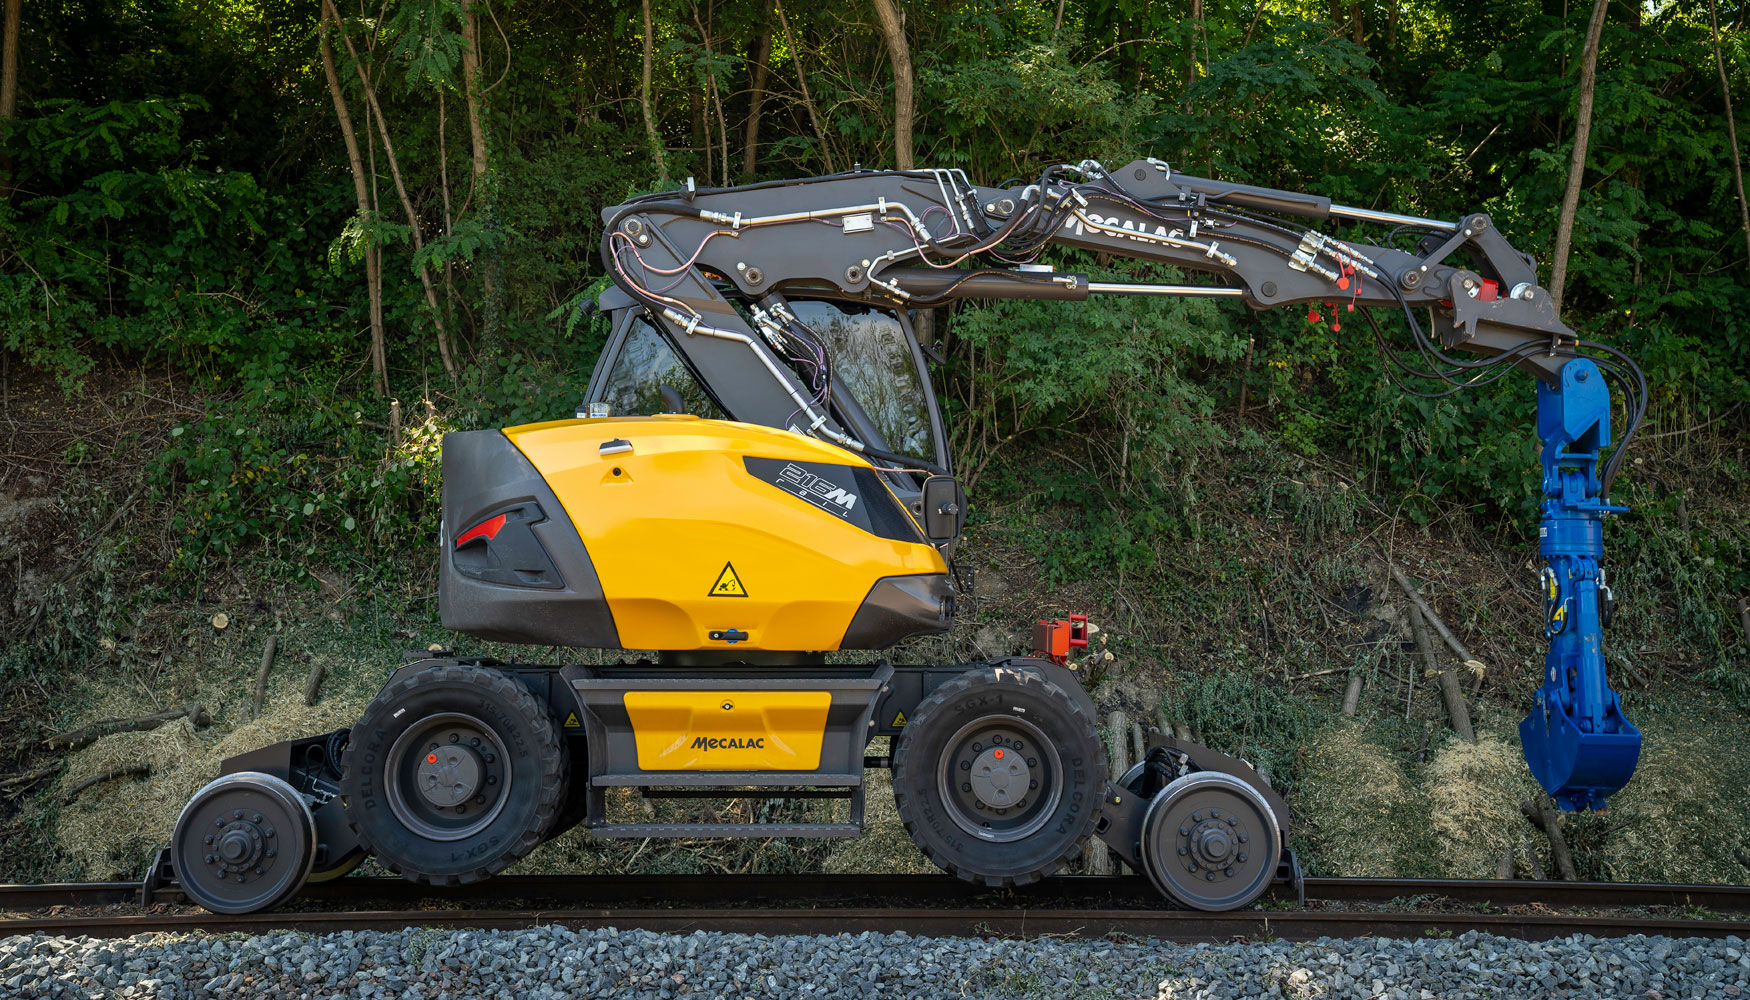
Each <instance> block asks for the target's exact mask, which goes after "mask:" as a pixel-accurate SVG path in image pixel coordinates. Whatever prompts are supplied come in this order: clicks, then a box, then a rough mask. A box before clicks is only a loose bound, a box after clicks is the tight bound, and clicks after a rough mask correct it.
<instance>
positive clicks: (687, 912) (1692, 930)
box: [0, 908, 1750, 941]
mask: <svg viewBox="0 0 1750 1000" xmlns="http://www.w3.org/2000/svg"><path fill="white" fill-rule="evenodd" d="M555 924H556V925H561V926H566V927H573V928H578V929H590V928H602V927H615V928H619V929H622V930H625V929H633V928H637V929H642V930H650V931H662V932H668V933H680V934H690V933H692V932H694V931H698V930H711V931H724V932H737V933H756V934H768V935H770V934H819V933H821V932H822V931H827V932H830V933H851V934H857V933H862V932H865V931H875V932H882V933H891V932H895V931H905V932H907V933H909V934H915V935H932V936H969V935H970V936H991V935H996V936H1004V937H1035V936H1041V935H1053V936H1071V937H1085V938H1099V937H1113V936H1127V937H1134V938H1155V939H1162V940H1172V941H1232V940H1251V939H1276V938H1280V939H1285V940H1295V941H1304V940H1311V939H1315V938H1322V937H1341V938H1353V937H1396V938H1419V937H1426V936H1448V935H1454V934H1462V933H1465V932H1467V931H1473V930H1475V931H1484V932H1487V933H1490V934H1496V935H1500V936H1502V937H1512V938H1523V939H1527V940H1548V939H1551V938H1557V937H1566V936H1569V935H1572V934H1589V935H1592V936H1595V937H1624V936H1629V935H1635V934H1663V935H1669V936H1672V937H1710V938H1719V937H1726V936H1737V937H1747V936H1750V921H1743V920H1729V921H1728V920H1695V919H1673V918H1659V917H1647V916H1641V915H1631V916H1610V917H1601V916H1562V915H1556V914H1506V913H1482V914H1478V913H1356V912H1338V913H1321V912H1318V911H1309V910H1300V911H1287V912H1269V911H1259V910H1238V911H1233V912H1229V913H1200V912H1196V911H1191V910H1113V909H1096V910H1065V909H1053V908H1010V909H916V908H905V909H895V908H881V909H799V908H783V909H716V910H701V909H555V910H465V909H454V910H365V911H346V912H337V913H325V912H291V911H280V912H273V913H251V914H244V915H241V916H229V917H227V916H223V915H219V914H213V913H205V912H199V913H186V914H121V915H97V916H77V917H29V918H24V919H18V920H6V921H0V935H7V934H33V933H39V932H41V933H51V934H56V935H62V936H80V935H83V936H90V937H128V936H132V935H135V934H142V933H153V932H157V933H189V932H193V931H215V932H227V933H237V932H242V933H258V932H266V931H270V930H301V931H312V932H318V933H334V932H338V931H346V930H388V931H395V930H401V929H403V928H406V927H410V926H418V927H443V928H479V929H519V928H528V927H539V926H548V925H555Z"/></svg>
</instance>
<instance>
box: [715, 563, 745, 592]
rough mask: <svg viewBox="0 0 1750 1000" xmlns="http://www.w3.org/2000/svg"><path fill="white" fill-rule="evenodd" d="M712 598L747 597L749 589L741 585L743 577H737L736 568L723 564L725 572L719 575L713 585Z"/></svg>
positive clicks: (729, 564)
mask: <svg viewBox="0 0 1750 1000" xmlns="http://www.w3.org/2000/svg"><path fill="white" fill-rule="evenodd" d="M710 596H712V597H746V596H747V588H746V587H743V586H742V585H741V577H739V576H736V575H735V566H734V565H733V564H731V563H724V564H723V572H721V573H719V574H717V582H716V583H713V584H712V585H711V594H710Z"/></svg>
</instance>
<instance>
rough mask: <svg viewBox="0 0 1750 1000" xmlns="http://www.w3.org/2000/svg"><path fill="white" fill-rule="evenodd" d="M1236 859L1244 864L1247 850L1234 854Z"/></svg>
mask: <svg viewBox="0 0 1750 1000" xmlns="http://www.w3.org/2000/svg"><path fill="white" fill-rule="evenodd" d="M1234 860H1235V861H1238V862H1239V863H1240V864H1242V865H1243V864H1245V863H1246V855H1245V852H1244V851H1242V852H1240V853H1239V854H1236V855H1234Z"/></svg>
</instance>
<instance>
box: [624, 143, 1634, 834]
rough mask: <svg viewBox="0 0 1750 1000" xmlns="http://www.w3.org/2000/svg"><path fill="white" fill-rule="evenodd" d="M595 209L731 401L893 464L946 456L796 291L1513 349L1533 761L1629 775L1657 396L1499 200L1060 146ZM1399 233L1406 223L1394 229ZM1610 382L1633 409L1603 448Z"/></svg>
mask: <svg viewBox="0 0 1750 1000" xmlns="http://www.w3.org/2000/svg"><path fill="white" fill-rule="evenodd" d="M603 219H604V222H605V227H604V233H603V237H602V254H603V259H604V261H605V263H606V264H607V267H608V270H609V273H610V274H611V275H612V276H613V279H614V281H615V283H616V284H617V285H618V286H619V287H620V289H622V290H623V291H624V292H625V293H626V294H627V295H629V296H630V297H631V299H632V300H633V301H634V302H635V303H636V304H637V305H638V306H640V307H642V309H643V311H644V312H645V313H646V314H647V317H648V319H649V320H650V321H652V322H654V323H656V324H657V325H658V326H659V327H660V329H661V330H662V332H663V334H664V336H665V337H666V338H667V340H668V341H669V342H670V343H671V344H672V346H673V348H674V350H675V352H676V353H677V354H678V355H679V356H680V357H681V358H683V359H684V362H685V365H686V367H687V369H689V370H690V372H691V373H692V374H693V375H694V376H695V377H696V378H697V379H698V382H699V384H700V385H701V386H702V387H703V388H704V390H705V391H706V392H707V393H708V394H709V395H710V397H711V398H712V400H713V401H714V402H715V403H716V405H718V406H719V407H721V410H722V411H723V413H724V414H725V415H727V416H728V417H730V418H731V419H734V420H739V421H746V422H750V423H758V424H765V425H767V426H771V427H778V428H786V429H789V430H792V431H796V432H798V433H803V434H808V435H812V436H816V437H819V438H822V439H823V440H826V441H830V442H832V443H834V444H837V445H839V446H840V447H842V448H845V449H847V450H849V451H851V452H854V453H857V454H860V455H863V456H864V457H866V458H868V459H869V460H871V461H874V462H878V463H886V465H887V466H890V467H891V466H900V467H906V468H911V469H913V470H921V471H931V472H941V471H943V467H942V466H941V465H938V464H935V463H931V462H927V461H922V460H919V459H917V458H916V457H914V456H907V455H904V454H900V453H897V452H896V451H894V450H893V448H892V443H891V442H887V441H883V440H868V439H865V438H866V435H865V436H862V437H860V436H859V435H858V434H857V433H855V430H854V428H852V427H851V426H850V421H848V420H847V419H846V411H847V410H849V409H850V408H852V407H854V406H855V400H854V399H851V398H847V397H848V396H849V392H848V390H847V389H846V388H845V387H844V386H842V385H840V384H839V383H837V382H836V381H835V380H834V379H833V378H832V375H831V373H832V367H831V366H832V359H831V358H830V357H829V356H828V354H827V352H825V351H824V349H823V347H822V344H821V340H820V337H819V336H818V335H817V334H816V332H815V331H812V330H810V329H809V328H808V326H807V324H805V323H803V322H802V321H800V320H799V319H798V317H797V313H796V310H795V309H794V308H793V307H792V302H791V300H792V299H797V298H810V297H814V296H832V297H835V298H841V299H852V300H861V301H864V302H868V303H871V304H875V305H878V306H883V307H886V308H889V309H893V310H897V311H905V310H911V309H918V308H924V307H929V306H932V305H936V304H940V303H944V302H948V301H950V300H954V299H971V298H1026V299H1043V300H1059V301H1063V302H1066V303H1073V302H1082V301H1086V300H1087V299H1089V298H1090V297H1093V296H1103V295H1163V296H1181V297H1206V298H1235V299H1240V300H1242V301H1244V302H1245V303H1246V304H1247V305H1249V306H1251V307H1252V308H1254V309H1271V308H1279V307H1283V306H1297V305H1307V306H1312V307H1313V308H1314V309H1315V310H1316V309H1317V308H1318V306H1319V305H1320V304H1330V307H1331V310H1332V312H1333V313H1334V312H1336V310H1337V307H1338V306H1346V307H1353V308H1354V309H1355V310H1359V311H1361V312H1362V313H1363V315H1366V311H1367V310H1369V309H1374V308H1384V309H1387V310H1390V311H1392V312H1395V313H1398V314H1401V315H1402V316H1403V317H1404V319H1405V322H1406V325H1407V326H1408V327H1409V330H1410V333H1411V336H1412V339H1413V347H1414V350H1413V351H1411V352H1405V353H1403V354H1400V353H1399V352H1398V351H1397V350H1394V349H1393V348H1392V347H1391V345H1389V344H1388V343H1387V342H1386V340H1385V338H1384V335H1383V334H1382V333H1380V331H1379V328H1378V326H1377V325H1374V326H1373V329H1374V331H1375V334H1376V337H1378V339H1379V342H1380V347H1381V349H1382V350H1383V351H1385V353H1386V356H1387V357H1388V359H1389V362H1390V366H1391V367H1390V368H1388V372H1390V373H1391V374H1392V375H1393V376H1394V378H1396V377H1398V375H1399V373H1402V374H1404V375H1408V376H1412V377H1414V378H1418V379H1423V380H1429V381H1431V382H1432V383H1433V384H1435V385H1436V386H1438V389H1439V391H1438V393H1436V394H1440V395H1444V394H1448V393H1452V392H1457V391H1460V390H1462V389H1464V388H1468V387H1471V386H1475V385H1482V384H1488V383H1491V382H1493V381H1495V380H1496V379H1498V378H1500V377H1502V376H1503V375H1505V374H1506V373H1507V371H1508V370H1510V369H1514V368H1517V369H1520V370H1523V371H1526V372H1528V373H1530V374H1531V375H1533V376H1535V377H1536V378H1537V379H1538V380H1539V385H1538V390H1537V392H1538V397H1537V398H1538V410H1537V412H1538V417H1537V428H1538V434H1539V437H1540V439H1541V440H1542V442H1543V451H1542V464H1543V467H1544V477H1543V493H1544V500H1543V503H1542V519H1541V523H1540V526H1539V544H1540V553H1541V554H1542V556H1543V558H1544V560H1545V568H1544V570H1543V572H1542V581H1541V587H1542V589H1543V591H1544V592H1545V596H1546V612H1547V613H1546V638H1547V639H1548V642H1549V648H1548V652H1547V655H1546V661H1545V672H1544V683H1543V686H1542V687H1541V688H1540V690H1539V691H1538V693H1537V696H1536V699H1535V701H1534V704H1533V707H1532V709H1531V712H1530V714H1529V715H1528V716H1527V718H1526V719H1525V721H1524V722H1523V723H1522V725H1521V727H1520V733H1521V737H1522V741H1523V744H1524V751H1525V756H1526V760H1527V762H1528V764H1529V766H1530V768H1531V770H1532V772H1533V774H1534V775H1535V776H1536V777H1537V779H1538V781H1539V782H1540V783H1541V784H1542V785H1543V787H1544V788H1545V789H1546V790H1547V791H1549V792H1550V793H1551V795H1552V796H1553V797H1554V798H1555V800H1556V801H1557V802H1558V803H1559V804H1560V805H1561V806H1563V807H1564V808H1568V809H1583V808H1600V807H1602V806H1603V804H1604V801H1605V799H1606V797H1607V796H1608V795H1610V794H1611V793H1612V792H1614V791H1615V790H1616V789H1618V788H1620V787H1622V785H1623V784H1624V783H1626V782H1627V781H1628V779H1629V776H1630V775H1631V774H1632V773H1633V770H1634V766H1635V763H1636V760H1637V758H1638V754H1639V747H1640V734H1639V732H1638V731H1637V730H1636V729H1635V728H1634V726H1633V725H1631V724H1630V723H1629V722H1628V720H1627V719H1625V718H1624V717H1623V715H1622V711H1621V705H1620V701H1619V699H1618V697H1617V695H1616V694H1615V693H1614V692H1613V691H1611V690H1610V688H1609V686H1608V683H1607V682H1606V678H1605V667H1604V658H1603V627H1604V625H1605V623H1606V622H1607V621H1608V618H1609V614H1610V600H1611V592H1610V589H1609V587H1608V585H1607V584H1606V577H1605V570H1604V567H1603V522H1604V520H1605V518H1606V517H1608V516H1609V515H1610V514H1613V513H1619V512H1621V511H1623V510H1624V509H1625V508H1622V507H1616V506H1612V505H1611V504H1610V503H1609V502H1608V499H1607V498H1608V492H1609V487H1610V483H1611V480H1612V479H1614V476H1615V472H1616V470H1617V468H1618V465H1619V463H1620V461H1621V457H1622V455H1623V451H1624V449H1623V447H1622V446H1623V445H1626V444H1627V441H1628V438H1629V437H1631V436H1632V435H1633V433H1634V429H1635V425H1636V424H1638V422H1639V417H1640V415H1641V412H1642V411H1643V409H1644V404H1645V400H1646V387H1645V382H1644V380H1643V378H1642V377H1641V373H1640V370H1639V369H1638V367H1636V366H1635V365H1634V363H1633V361H1632V360H1631V359H1629V358H1627V357H1626V356H1624V355H1622V354H1621V353H1620V352H1618V351H1616V350H1615V349H1614V348H1611V347H1609V346H1608V345H1604V344H1597V343H1592V342H1588V341H1583V340H1582V339H1581V338H1580V337H1579V336H1578V334H1576V333H1575V332H1574V331H1573V330H1572V329H1570V328H1569V327H1568V326H1567V325H1566V324H1564V323H1563V322H1562V320H1561V318H1560V316H1559V315H1558V313H1557V310H1556V305H1555V303H1554V301H1553V300H1552V299H1551V297H1550V295H1549V293H1548V292H1547V291H1546V290H1545V289H1544V288H1542V287H1541V286H1539V285H1538V283H1537V268H1536V262H1535V261H1534V260H1533V259H1532V258H1531V257H1530V256H1529V255H1527V254H1524V253H1521V252H1519V251H1518V250H1515V249H1514V248H1513V247H1512V246H1511V245H1510V244H1509V243H1508V242H1507V241H1506V239H1505V238H1504V237H1503V236H1502V235H1501V233H1500V232H1499V230H1498V229H1497V228H1496V227H1495V226H1494V224H1493V222H1492V220H1491V219H1490V218H1489V216H1488V215H1487V214H1485V213H1481V212H1477V213H1471V214H1467V215H1465V216H1463V217H1462V218H1458V219H1453V220H1441V219H1432V218H1423V217H1418V216H1409V215H1400V214H1396V213H1392V212H1383V211H1377V210H1374V209H1369V208H1356V207H1350V206H1343V205H1337V204H1333V203H1331V201H1330V200H1329V199H1327V198H1323V197H1318V196H1314V195H1308V194H1304V193H1300V192H1293V191H1279V190H1272V189H1268V188H1259V187H1252V186H1249V185H1244V184H1236V183H1231V182H1226V181H1218V180H1211V179H1208V178H1201V177H1193V176H1188V175H1184V174H1179V173H1175V172H1174V171H1173V170H1172V169H1171V168H1170V167H1169V166H1168V165H1167V164H1166V163H1164V162H1162V161H1160V160H1157V159H1142V160H1136V161H1134V162H1132V163H1130V164H1127V165H1126V166H1124V167H1122V168H1120V169H1116V170H1108V169H1107V168H1106V167H1104V166H1103V165H1101V164H1099V163H1096V162H1093V161H1082V162H1081V163H1078V164H1075V165H1069V164H1062V165H1058V166H1054V167H1051V168H1049V169H1047V170H1045V171H1044V172H1043V173H1042V174H1041V176H1040V177H1039V178H1038V179H1037V180H1035V181H1034V182H1032V183H1028V184H1024V185H1017V186H1013V187H1007V188H994V187H986V186H981V185H977V184H974V183H972V182H971V181H970V180H969V179H968V178H967V177H966V175H965V174H964V173H963V172H961V171H959V170H911V171H853V172H850V173H841V174H834V175H831V176H826V177H817V178H806V179H800V180H792V181H778V182H772V183H766V184H755V185H748V186H744V187H737V188H725V189H715V190H696V189H694V188H693V187H692V186H691V182H689V186H688V188H687V189H686V190H683V191H672V192H663V193H659V194H653V195H647V196H644V197H642V198H638V199H634V200H632V201H630V202H627V203H626V204H623V205H619V206H615V207H613V208H609V209H607V210H605V211H604V212H603ZM1382 229H1385V230H1386V231H1384V232H1383V233H1380V232H1379V231H1380V230H1382ZM1340 233H1341V235H1340ZM1362 233H1366V234H1368V235H1365V236H1364V235H1360V234H1362ZM1375 234H1377V235H1375ZM1406 234H1407V235H1406ZM1406 240H1407V241H1409V242H1411V243H1413V245H1411V246H1407V247H1405V246H1400V245H1399V244H1401V243H1404V242H1405V241H1406ZM1062 246H1067V247H1076V248H1080V249H1084V250H1092V251H1096V252H1100V253H1105V254H1110V255H1113V256H1116V257H1127V258H1133V259H1138V260H1146V261H1153V262H1157V263H1161V264H1165V265H1171V266H1173V267H1176V268H1180V269H1182V270H1184V271H1187V272H1193V273H1198V274H1202V275H1205V276H1210V277H1212V278H1213V280H1212V281H1208V282H1206V283H1190V282H1187V283H1181V284H1147V283H1122V282H1106V281H1092V280H1090V279H1089V277H1088V276H1087V275H1085V274H1076V273H1064V272H1059V271H1056V270H1055V269H1053V268H1051V267H1049V266H1043V265H1038V264H1035V263H1033V261H1034V260H1035V259H1036V258H1037V257H1038V256H1039V255H1040V254H1041V253H1043V252H1044V251H1046V250H1048V249H1050V248H1052V247H1062ZM1424 315H1425V316H1427V317H1428V325H1427V326H1426V327H1425V326H1424V325H1423V322H1422V320H1421V319H1420V318H1419V317H1421V316H1424ZM1368 322H1369V323H1370V324H1373V320H1372V319H1371V317H1369V318H1368ZM799 358H800V359H807V360H806V363H803V364H798V363H796V362H797V359H799ZM1610 380H1614V381H1615V382H1617V384H1618V386H1619V391H1620V392H1621V393H1622V394H1623V397H1624V402H1625V403H1626V404H1627V407H1626V410H1627V413H1628V418H1629V426H1628V430H1627V433H1626V434H1624V435H1623V436H1622V441H1621V444H1620V445H1619V446H1618V447H1617V448H1616V449H1615V451H1614V452H1612V453H1610V454H1609V456H1608V457H1607V456H1606V455H1605V450H1606V449H1607V448H1608V447H1609V446H1610V445H1611V444H1612V440H1613V439H1612V434H1611V427H1610V412H1611V398H1612V397H1611V390H1610V387H1609V384H1608V382H1609V381H1610ZM1410 391H1415V390H1410Z"/></svg>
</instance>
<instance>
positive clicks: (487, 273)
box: [377, 0, 504, 371]
mask: <svg viewBox="0 0 1750 1000" xmlns="http://www.w3.org/2000/svg"><path fill="white" fill-rule="evenodd" d="M479 2H480V0H462V91H463V94H464V95H465V96H466V97H467V100H468V137H469V140H470V142H471V143H472V145H473V154H474V179H473V190H474V191H475V192H478V193H479V196H480V214H481V215H482V216H484V217H485V219H486V224H487V226H488V228H492V227H493V223H494V221H495V220H494V216H493V213H494V210H495V209H494V204H493V203H494V202H495V201H496V199H495V198H494V197H493V189H492V178H491V177H490V176H489V170H490V168H491V163H490V162H489V161H488V160H487V158H486V113H485V105H486V93H485V91H484V90H482V89H481V86H480V16H479V15H478V14H477V13H475V7H476V6H477V5H478V3H479ZM377 118H378V120H379V121H381V120H382V112H381V111H378V112H377ZM383 140H384V141H385V142H387V141H388V133H387V132H386V131H385V132H384V134H383ZM389 155H390V158H391V162H393V157H394V154H393V153H391V154H389ZM397 183H399V181H397ZM418 231H419V227H418V226H414V232H415V233H416V234H417V233H418ZM414 238H415V239H418V236H417V235H416V236H415V237H414ZM502 268H503V264H502V261H501V260H500V258H499V251H498V250H497V249H495V248H488V249H487V250H486V253H485V260H484V261H483V262H482V267H481V268H480V284H481V287H482V291H484V292H485V293H486V302H485V309H484V310H483V312H484V315H483V316H482V319H481V326H482V327H483V329H482V331H481V333H482V335H483V338H482V339H483V341H484V343H485V345H486V347H487V349H488V350H492V349H495V348H496V346H497V343H498V326H499V323H500V321H501V320H502V319H503V316H504V282H503V281H502V280H501V278H502V275H501V272H502ZM421 277H422V278H423V277H424V275H423V274H422V275H421ZM438 337H439V343H442V342H443V331H442V330H441V329H440V330H439V332H438ZM444 368H445V370H446V371H454V369H453V368H451V367H450V365H449V362H448V360H447V359H446V360H445V363H444Z"/></svg>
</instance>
